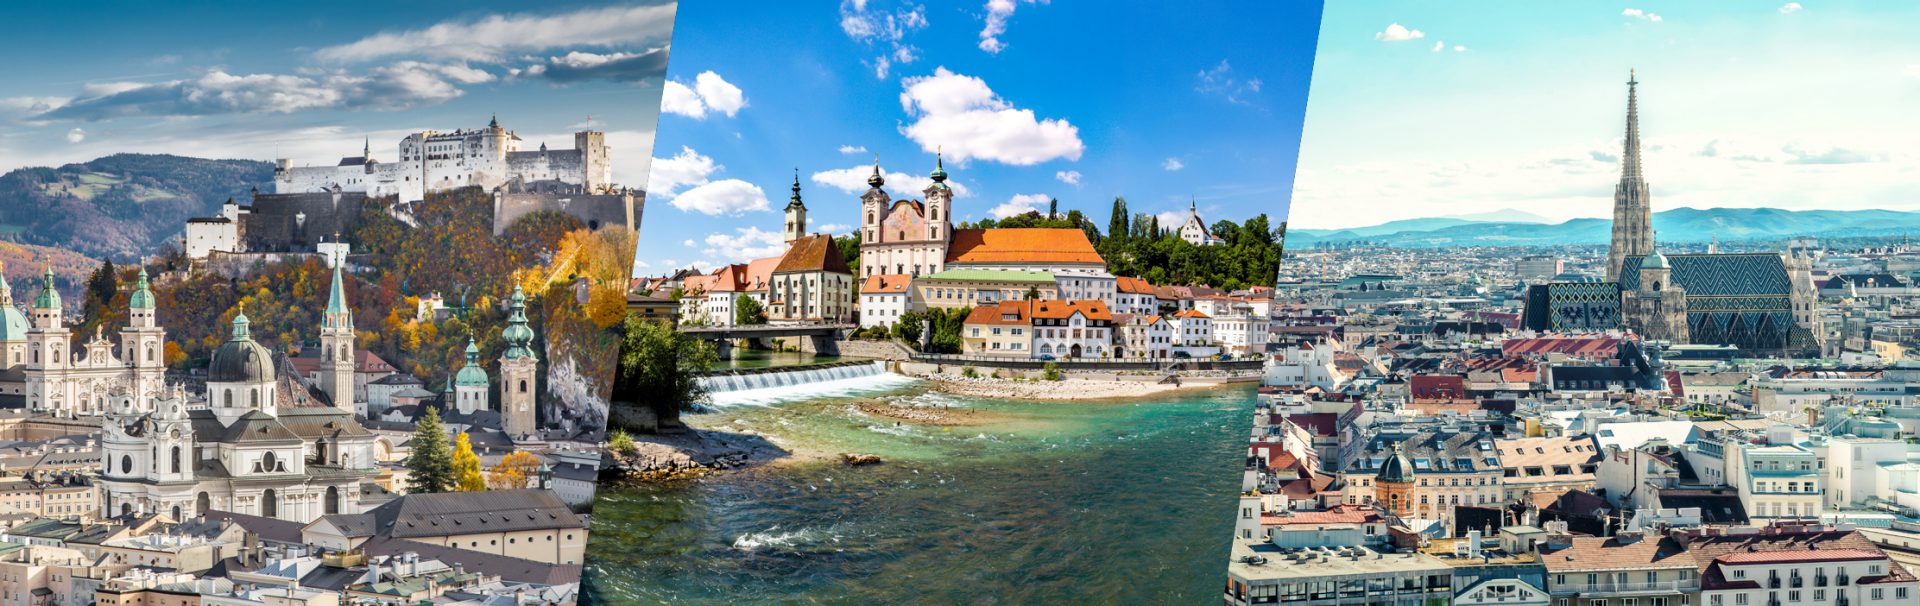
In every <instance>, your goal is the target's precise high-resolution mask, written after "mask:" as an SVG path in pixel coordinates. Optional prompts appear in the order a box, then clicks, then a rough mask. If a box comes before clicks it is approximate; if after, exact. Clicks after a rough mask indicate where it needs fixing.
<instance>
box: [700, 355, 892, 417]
mask: <svg viewBox="0 0 1920 606" xmlns="http://www.w3.org/2000/svg"><path fill="white" fill-rule="evenodd" d="M886 364H887V363H886V362H883V361H878V360H863V361H847V362H832V363H827V364H813V365H807V366H775V367H767V368H747V369H731V370H716V371H714V372H712V373H709V374H708V375H707V376H705V377H701V378H700V385H701V386H702V387H705V388H706V390H707V394H708V395H709V397H710V398H711V402H710V403H709V404H710V405H711V406H713V407H714V408H720V409H724V408H727V407H730V406H739V405H763V406H764V405H769V404H777V403H780V402H790V401H798V400H805V399H810V398H818V397H823V396H832V395H852V394H859V393H866V392H878V391H886V390H890V389H897V388H900V387H904V386H906V385H910V384H912V383H914V382H915V379H912V378H908V377H904V376H900V375H896V374H893V373H891V372H888V371H887V365H886Z"/></svg>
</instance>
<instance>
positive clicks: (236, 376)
mask: <svg viewBox="0 0 1920 606" xmlns="http://www.w3.org/2000/svg"><path fill="white" fill-rule="evenodd" d="M247 324H248V322H247V312H246V310H245V309H244V308H242V309H241V310H240V313H238V314H235V315H234V316H233V337H232V338H229V339H227V342H226V343H225V344H222V345H221V346H220V348H219V349H216V350H213V362H212V363H210V364H208V365H207V382H209V383H266V382H270V381H272V380H273V352H270V351H267V348H266V346H264V345H261V344H260V343H259V342H256V341H254V340H253V335H251V334H249V333H248V332H247Z"/></svg>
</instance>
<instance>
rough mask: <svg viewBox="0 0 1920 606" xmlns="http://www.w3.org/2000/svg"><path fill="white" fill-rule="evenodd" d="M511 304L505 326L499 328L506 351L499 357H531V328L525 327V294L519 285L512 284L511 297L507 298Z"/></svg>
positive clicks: (532, 356) (533, 356)
mask: <svg viewBox="0 0 1920 606" xmlns="http://www.w3.org/2000/svg"><path fill="white" fill-rule="evenodd" d="M508 300H509V301H510V302H511V303H512V305H511V307H510V308H509V309H511V310H512V312H511V313H509V314H508V315H507V327H506V328H504V329H501V330H500V339H501V340H503V341H506V342H507V351H506V352H504V353H502V354H501V357H505V358H511V359H519V358H528V359H532V358H535V357H537V356H535V355H533V329H532V328H528V327H527V295H526V293H524V292H521V291H520V285H518V284H515V285H514V286H513V297H512V298H510V299H508Z"/></svg>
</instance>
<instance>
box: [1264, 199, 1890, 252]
mask: <svg viewBox="0 0 1920 606" xmlns="http://www.w3.org/2000/svg"><path fill="white" fill-rule="evenodd" d="M1500 214H1502V213H1484V214H1482V215H1480V216H1482V217H1489V216H1491V215H1500ZM1520 214H1521V216H1520V217H1518V218H1517V220H1478V219H1473V218H1464V217H1434V218H1428V219H1403V220H1400V221H1390V222H1387V223H1382V224H1380V225H1374V226H1370V227H1355V228H1347V229H1299V228H1296V229H1291V230H1288V231H1287V245H1288V247H1289V248H1291V249H1294V250H1299V249H1300V248H1301V247H1310V246H1314V245H1317V244H1321V243H1326V242H1352V241H1356V240H1365V241H1374V242H1385V243H1390V244H1392V245H1394V246H1402V247H1442V246H1562V245H1577V244H1606V243H1607V242H1608V241H1610V240H1611V238H1612V233H1613V221H1612V220H1611V219H1573V220H1570V221H1565V222H1562V223H1545V222H1533V221H1530V219H1539V218H1540V217H1538V216H1537V215H1531V214H1526V213H1520ZM1653 231H1654V234H1655V235H1656V236H1657V237H1658V239H1659V241H1661V242H1706V241H1709V240H1712V239H1714V238H1715V237H1718V238H1719V239H1720V241H1722V242H1733V241H1740V240H1766V239H1781V238H1792V237H1799V236H1812V237H1816V238H1819V237H1829V236H1842V235H1844V236H1873V235H1883V236H1897V235H1901V234H1904V233H1907V232H1920V212H1905V211H1897V210H1781V209H1777V208H1709V209H1698V208H1676V209H1673V210H1669V211H1662V212H1657V213H1654V214H1653ZM1916 235H1920V234H1916Z"/></svg>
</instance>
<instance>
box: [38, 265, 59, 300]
mask: <svg viewBox="0 0 1920 606" xmlns="http://www.w3.org/2000/svg"><path fill="white" fill-rule="evenodd" d="M33 307H34V309H55V310H57V309H60V290H59V289H56V288H54V287H53V264H51V263H49V264H47V271H46V273H44V274H42V275H41V276H40V294H39V295H36V296H34V298H33Z"/></svg>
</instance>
